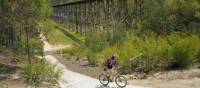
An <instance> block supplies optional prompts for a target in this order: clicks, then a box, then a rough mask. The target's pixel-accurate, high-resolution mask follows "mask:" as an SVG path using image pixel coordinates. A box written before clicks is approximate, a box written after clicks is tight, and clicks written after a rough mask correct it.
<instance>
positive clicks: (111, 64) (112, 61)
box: [107, 59, 116, 69]
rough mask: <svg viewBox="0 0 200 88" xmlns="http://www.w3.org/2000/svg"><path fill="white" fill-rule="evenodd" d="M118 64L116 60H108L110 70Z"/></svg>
mask: <svg viewBox="0 0 200 88" xmlns="http://www.w3.org/2000/svg"><path fill="white" fill-rule="evenodd" d="M115 64H116V60H115V59H108V60H107V68H108V69H112V68H113V65H115Z"/></svg>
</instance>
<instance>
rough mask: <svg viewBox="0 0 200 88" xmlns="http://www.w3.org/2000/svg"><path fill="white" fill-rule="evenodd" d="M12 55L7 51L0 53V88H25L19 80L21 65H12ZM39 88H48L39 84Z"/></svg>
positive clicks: (22, 81) (24, 84)
mask: <svg viewBox="0 0 200 88" xmlns="http://www.w3.org/2000/svg"><path fill="white" fill-rule="evenodd" d="M11 62H12V53H11V52H10V51H9V50H4V51H3V52H0V88H26V83H24V82H25V81H24V79H22V78H21V75H20V73H21V66H20V65H21V64H20V62H19V63H18V64H13V63H11ZM39 88H48V87H46V86H45V83H44V84H41V85H40V87H39Z"/></svg>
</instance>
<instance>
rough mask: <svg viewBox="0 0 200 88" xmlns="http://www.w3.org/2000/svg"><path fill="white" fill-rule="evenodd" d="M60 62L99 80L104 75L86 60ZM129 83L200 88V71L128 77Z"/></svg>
mask: <svg viewBox="0 0 200 88" xmlns="http://www.w3.org/2000/svg"><path fill="white" fill-rule="evenodd" d="M57 58H59V61H60V62H61V63H62V64H64V65H65V66H66V67H67V68H68V69H70V70H72V71H74V72H78V73H81V74H85V75H88V76H90V77H94V78H98V76H99V74H101V73H103V69H102V68H100V67H92V66H89V65H88V63H87V61H86V60H81V61H76V60H70V59H63V58H61V57H60V56H59V55H57ZM126 77H127V79H128V83H129V84H132V85H137V86H145V87H153V88H200V69H190V70H176V71H175V70H174V71H166V72H153V73H151V74H149V75H148V77H147V78H145V79H141V80H140V79H134V75H133V74H129V75H126Z"/></svg>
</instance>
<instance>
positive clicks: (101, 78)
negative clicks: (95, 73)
mask: <svg viewBox="0 0 200 88" xmlns="http://www.w3.org/2000/svg"><path fill="white" fill-rule="evenodd" d="M99 81H100V83H101V84H102V85H104V86H107V85H108V84H109V82H110V81H109V78H108V76H107V75H104V74H101V75H99Z"/></svg>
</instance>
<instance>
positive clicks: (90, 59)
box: [86, 49, 98, 66]
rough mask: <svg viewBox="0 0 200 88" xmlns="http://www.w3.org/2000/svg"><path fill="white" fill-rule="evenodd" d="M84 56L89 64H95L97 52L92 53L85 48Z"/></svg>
mask: <svg viewBox="0 0 200 88" xmlns="http://www.w3.org/2000/svg"><path fill="white" fill-rule="evenodd" d="M86 56H87V58H88V62H89V64H90V65H93V66H95V65H97V60H98V58H97V54H96V53H94V52H93V51H92V50H90V49H87V50H86Z"/></svg>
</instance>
